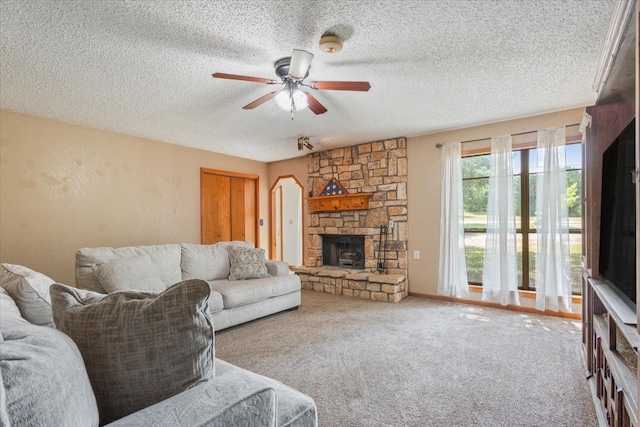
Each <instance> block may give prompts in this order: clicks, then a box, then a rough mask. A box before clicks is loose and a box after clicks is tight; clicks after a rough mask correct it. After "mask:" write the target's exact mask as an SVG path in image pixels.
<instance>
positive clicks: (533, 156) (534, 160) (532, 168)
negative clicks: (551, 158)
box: [529, 148, 542, 173]
mask: <svg viewBox="0 0 640 427" xmlns="http://www.w3.org/2000/svg"><path fill="white" fill-rule="evenodd" d="M541 171H542V168H539V167H538V149H537V148H532V149H530V150H529V173H536V172H541Z"/></svg>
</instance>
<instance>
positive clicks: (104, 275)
mask: <svg viewBox="0 0 640 427" xmlns="http://www.w3.org/2000/svg"><path fill="white" fill-rule="evenodd" d="M92 270H93V272H94V273H95V275H96V277H97V278H98V280H100V284H101V285H102V287H103V288H104V289H105V290H106V291H107V292H108V293H112V292H117V291H127V290H130V291H145V292H162V291H164V290H165V289H166V288H167V287H166V286H165V284H164V283H163V282H162V279H161V278H160V274H159V272H158V268H157V267H156V266H155V264H154V263H153V261H151V257H150V256H149V255H147V254H144V255H138V256H133V257H130V258H116V259H112V260H111V261H107V262H103V263H101V264H96V265H94V266H93V267H92Z"/></svg>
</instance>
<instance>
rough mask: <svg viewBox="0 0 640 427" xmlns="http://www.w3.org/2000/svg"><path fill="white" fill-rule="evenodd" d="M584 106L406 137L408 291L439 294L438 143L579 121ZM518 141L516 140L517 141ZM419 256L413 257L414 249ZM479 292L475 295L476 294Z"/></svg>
mask: <svg viewBox="0 0 640 427" xmlns="http://www.w3.org/2000/svg"><path fill="white" fill-rule="evenodd" d="M583 114H584V108H578V109H573V110H567V111H562V112H558V113H553V114H544V115H540V116H536V117H530V118H523V119H518V120H510V121H506V122H500V123H493V124H488V125H482V126H476V127H471V128H466V129H460V130H455V131H450V132H442V133H437V134H432V135H425V136H420V137H415V138H409V139H408V140H407V155H408V157H409V170H408V175H409V177H408V188H407V195H408V201H409V218H408V227H409V292H411V293H414V294H426V295H436V294H437V288H438V283H437V282H438V259H439V244H440V173H441V164H440V156H441V151H440V149H438V148H436V146H435V145H436V144H437V143H447V142H454V141H470V140H476V139H480V138H491V137H492V136H498V135H506V134H511V135H513V134H516V133H521V132H530V131H536V130H538V129H544V128H547V127H553V126H562V125H572V124H577V123H580V122H581V120H582V117H583ZM514 142H515V141H514ZM481 145H484V146H488V145H489V141H480V142H477V143H470V144H463V146H462V148H463V150H465V149H469V148H476V147H478V146H481ZM416 250H418V251H420V259H417V260H416V259H413V253H414V251H416ZM475 296H477V295H474V297H475Z"/></svg>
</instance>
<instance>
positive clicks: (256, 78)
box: [211, 73, 278, 85]
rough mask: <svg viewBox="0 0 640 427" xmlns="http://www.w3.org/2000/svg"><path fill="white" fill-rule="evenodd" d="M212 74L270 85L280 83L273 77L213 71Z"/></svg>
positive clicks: (219, 77) (217, 76) (218, 77)
mask: <svg viewBox="0 0 640 427" xmlns="http://www.w3.org/2000/svg"><path fill="white" fill-rule="evenodd" d="M211 75H212V76H213V77H215V78H216V79H229V80H242V81H245V82H255V83H265V84H268V85H273V84H276V83H278V82H277V81H275V80H271V79H263V78H262V77H251V76H241V75H239V74H225V73H213V74H211Z"/></svg>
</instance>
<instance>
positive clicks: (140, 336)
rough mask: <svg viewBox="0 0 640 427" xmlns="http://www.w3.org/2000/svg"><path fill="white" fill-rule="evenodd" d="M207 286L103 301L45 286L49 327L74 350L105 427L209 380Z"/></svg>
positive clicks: (198, 283)
mask: <svg viewBox="0 0 640 427" xmlns="http://www.w3.org/2000/svg"><path fill="white" fill-rule="evenodd" d="M210 292H211V290H210V288H209V285H208V284H207V283H206V282H204V281H202V280H187V281H185V282H180V283H177V284H175V285H173V286H170V287H169V288H167V289H166V290H165V291H163V292H161V293H159V294H153V293H145V292H128V291H123V292H117V293H113V294H109V295H102V294H98V293H95V292H90V291H82V290H78V289H74V288H71V287H69V286H65V285H59V284H54V285H53V286H52V287H51V297H52V302H53V317H54V320H55V323H56V326H57V327H58V328H59V329H60V330H62V331H64V332H65V333H67V334H68V335H69V336H70V337H71V338H73V340H74V341H75V342H76V344H77V345H78V348H79V349H80V352H81V353H82V356H83V357H84V360H85V363H86V367H87V372H88V374H89V379H90V380H91V384H92V385H93V389H94V391H95V394H96V399H97V402H98V407H99V410H100V420H101V422H102V423H107V422H110V421H113V420H116V419H118V418H121V417H124V416H126V415H128V414H130V413H132V412H135V411H137V410H140V409H142V408H144V407H147V406H149V405H152V404H154V403H156V402H159V401H161V400H164V399H166V398H169V397H171V396H173V395H176V394H178V393H180V392H182V391H184V390H186V389H188V388H190V387H192V386H194V385H195V384H198V383H200V382H202V381H206V380H208V379H210V378H213V377H214V375H215V371H214V357H215V348H214V328H213V322H212V321H211V314H210V313H209V304H208V300H209V294H210Z"/></svg>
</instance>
